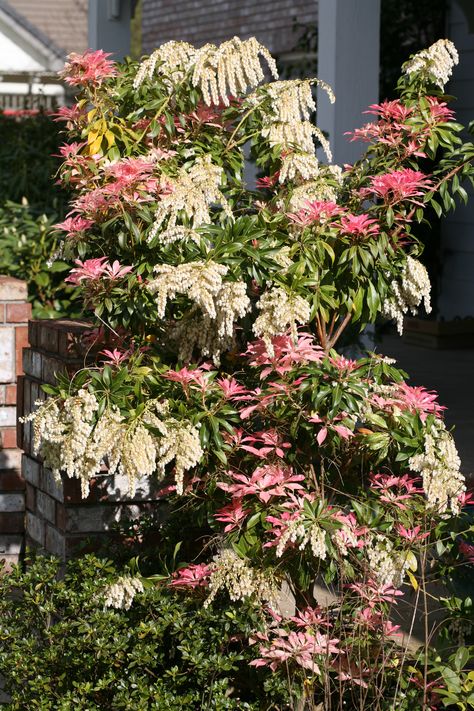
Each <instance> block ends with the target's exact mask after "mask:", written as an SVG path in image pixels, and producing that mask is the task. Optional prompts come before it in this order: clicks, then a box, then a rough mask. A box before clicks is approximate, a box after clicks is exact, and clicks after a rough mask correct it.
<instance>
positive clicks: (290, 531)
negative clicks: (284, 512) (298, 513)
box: [275, 518, 306, 558]
mask: <svg viewBox="0 0 474 711" xmlns="http://www.w3.org/2000/svg"><path fill="white" fill-rule="evenodd" d="M305 535H306V531H305V527H304V524H303V521H302V520H301V518H297V519H294V520H293V521H290V523H289V524H288V526H287V527H286V529H285V530H284V531H283V533H282V534H281V536H280V538H279V539H278V545H277V547H276V550H275V554H276V557H277V558H281V556H282V555H283V553H284V552H285V550H286V547H287V545H288V543H296V541H297V540H298V538H304V537H305ZM303 547H304V546H303Z"/></svg>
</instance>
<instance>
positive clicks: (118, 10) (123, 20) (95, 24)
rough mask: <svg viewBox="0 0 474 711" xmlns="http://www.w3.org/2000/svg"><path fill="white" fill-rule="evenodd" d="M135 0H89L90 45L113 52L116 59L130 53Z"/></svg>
mask: <svg viewBox="0 0 474 711" xmlns="http://www.w3.org/2000/svg"><path fill="white" fill-rule="evenodd" d="M132 5H133V0H89V47H90V48H91V49H103V50H104V51H105V52H112V54H113V55H114V56H113V58H114V59H116V60H121V59H123V58H124V57H125V56H126V55H127V54H130V21H131V19H132Z"/></svg>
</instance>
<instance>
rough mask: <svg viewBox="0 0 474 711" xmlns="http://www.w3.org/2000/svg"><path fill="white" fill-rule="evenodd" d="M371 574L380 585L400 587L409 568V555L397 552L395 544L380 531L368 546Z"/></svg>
mask: <svg viewBox="0 0 474 711" xmlns="http://www.w3.org/2000/svg"><path fill="white" fill-rule="evenodd" d="M365 550H366V552H367V557H368V559H369V560H368V562H369V567H370V572H371V575H372V576H373V577H374V578H375V580H376V581H377V582H378V583H379V584H380V585H393V586H394V587H395V588H399V587H400V586H401V585H402V584H403V579H404V576H405V570H406V569H407V568H408V562H407V557H406V555H404V554H403V553H396V552H395V551H394V549H393V544H392V543H391V541H389V540H388V538H387V537H386V536H384V535H383V534H381V533H378V534H376V535H374V536H373V538H372V540H371V541H370V543H369V545H368V546H367V547H366V549H365Z"/></svg>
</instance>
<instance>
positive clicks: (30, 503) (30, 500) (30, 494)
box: [26, 483, 36, 511]
mask: <svg viewBox="0 0 474 711" xmlns="http://www.w3.org/2000/svg"><path fill="white" fill-rule="evenodd" d="M26 508H27V509H29V510H30V511H36V489H35V487H34V486H31V484H28V483H27V484H26Z"/></svg>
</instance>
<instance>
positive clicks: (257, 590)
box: [204, 548, 278, 610]
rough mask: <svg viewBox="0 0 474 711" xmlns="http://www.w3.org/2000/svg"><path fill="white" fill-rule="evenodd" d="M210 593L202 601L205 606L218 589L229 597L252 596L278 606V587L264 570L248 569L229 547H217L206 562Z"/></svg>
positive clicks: (275, 607)
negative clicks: (215, 551) (208, 569)
mask: <svg viewBox="0 0 474 711" xmlns="http://www.w3.org/2000/svg"><path fill="white" fill-rule="evenodd" d="M210 568H211V576H210V579H209V590H210V594H209V596H208V598H207V599H206V601H205V603H204V607H208V606H209V605H210V604H211V602H212V601H213V600H214V598H215V597H216V595H217V593H218V592H219V591H220V590H227V592H228V594H229V597H230V599H231V600H234V601H236V600H242V599H244V598H246V597H251V596H255V597H256V598H257V600H260V601H261V602H262V603H264V602H265V603H268V604H269V605H270V606H271V607H272V608H273V609H275V610H276V609H277V608H278V589H277V587H276V585H275V583H274V581H273V580H272V579H271V577H270V575H269V574H268V572H266V571H263V570H256V569H255V568H250V567H249V566H248V565H247V563H246V562H245V561H244V560H242V558H239V556H238V555H237V553H235V552H234V551H233V550H231V549H230V548H225V549H223V550H221V551H220V552H219V553H218V555H216V556H214V560H213V562H212V563H211V565H210Z"/></svg>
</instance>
